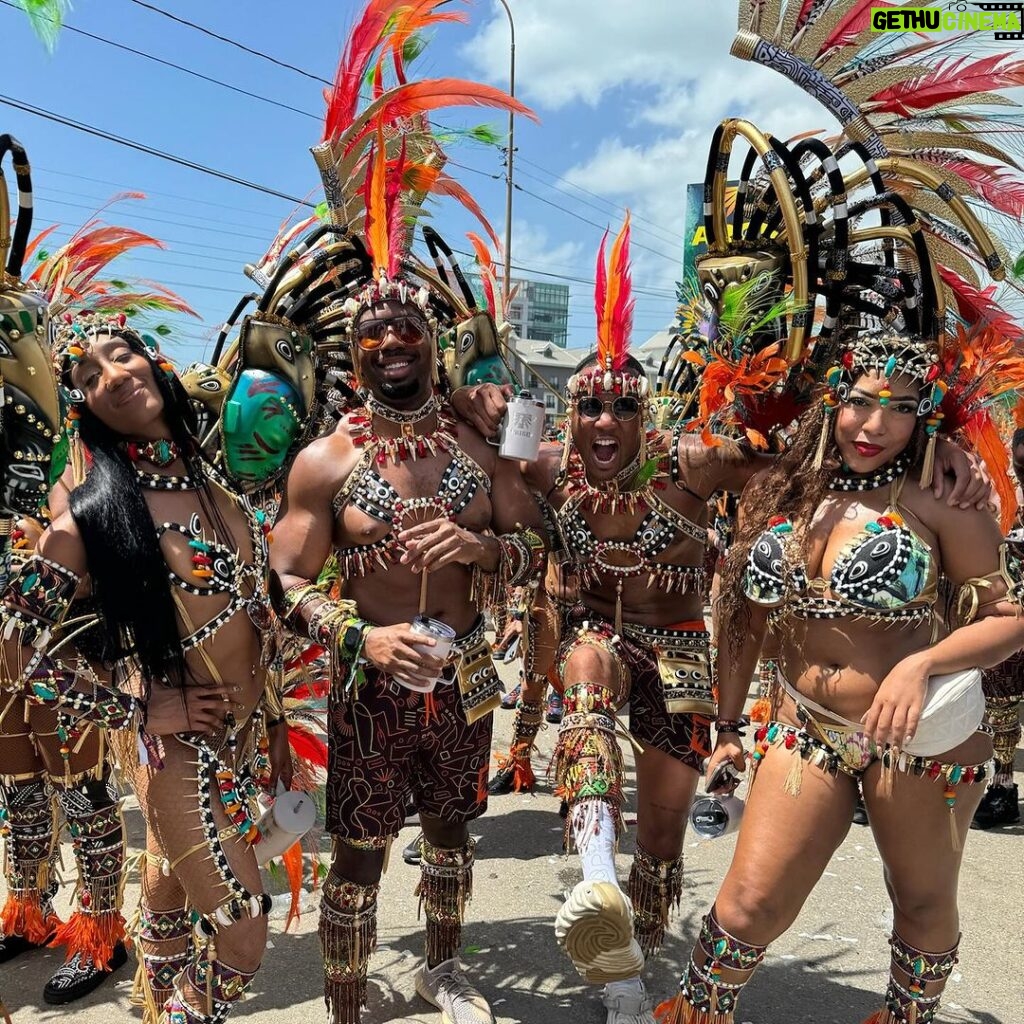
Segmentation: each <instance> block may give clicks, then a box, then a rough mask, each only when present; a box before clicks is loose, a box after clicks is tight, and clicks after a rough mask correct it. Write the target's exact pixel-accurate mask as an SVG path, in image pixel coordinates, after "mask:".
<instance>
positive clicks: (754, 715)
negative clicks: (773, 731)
mask: <svg viewBox="0 0 1024 1024" xmlns="http://www.w3.org/2000/svg"><path fill="white" fill-rule="evenodd" d="M771 717H772V702H771V701H770V700H769V699H768V698H767V697H758V698H757V700H756V701H754V706H753V707H752V708H751V709H750V720H751V721H752V722H768V721H771Z"/></svg>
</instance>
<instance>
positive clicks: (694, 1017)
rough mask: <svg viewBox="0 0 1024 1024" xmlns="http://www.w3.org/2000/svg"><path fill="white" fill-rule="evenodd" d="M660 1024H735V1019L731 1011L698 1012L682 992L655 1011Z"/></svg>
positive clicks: (661, 1004) (660, 1004)
mask: <svg viewBox="0 0 1024 1024" xmlns="http://www.w3.org/2000/svg"><path fill="white" fill-rule="evenodd" d="M654 1019H655V1020H656V1021H657V1022H658V1024H734V1021H735V1019H736V1018H735V1017H734V1015H733V1013H732V1012H731V1011H730V1012H728V1013H718V1011H717V1010H698V1009H697V1008H696V1007H695V1006H692V1005H691V1004H690V1003H689V1001H688V1000H687V998H686V996H685V995H683V993H682V992H680V993H679V995H677V996H675V997H673V998H672V999H666V1000H665V1002H663V1003H659V1004H658V1006H657V1007H656V1009H655V1011H654Z"/></svg>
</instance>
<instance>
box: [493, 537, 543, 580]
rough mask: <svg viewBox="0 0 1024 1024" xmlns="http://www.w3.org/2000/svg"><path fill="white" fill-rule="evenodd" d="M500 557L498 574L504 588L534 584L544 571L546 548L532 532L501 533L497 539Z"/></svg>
mask: <svg viewBox="0 0 1024 1024" xmlns="http://www.w3.org/2000/svg"><path fill="white" fill-rule="evenodd" d="M497 540H498V546H499V547H500V548H501V555H500V560H499V564H498V572H499V574H500V575H501V577H502V581H503V582H504V584H505V586H506V587H522V586H528V585H531V584H535V583H536V582H537V581H538V580H539V579H540V576H541V573H542V572H543V571H544V562H545V559H546V557H547V546H546V545H545V544H544V541H543V540H541V538H540V535H539V534H537V533H535V532H534V531H533V530H517V531H516V532H515V533H503V534H502V535H501V536H500V537H498V538H497Z"/></svg>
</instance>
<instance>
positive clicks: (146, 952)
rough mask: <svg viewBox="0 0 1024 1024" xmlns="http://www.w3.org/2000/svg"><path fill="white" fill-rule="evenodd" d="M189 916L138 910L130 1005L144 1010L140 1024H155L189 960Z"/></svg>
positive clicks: (179, 912)
mask: <svg viewBox="0 0 1024 1024" xmlns="http://www.w3.org/2000/svg"><path fill="white" fill-rule="evenodd" d="M191 939H192V916H191V914H190V913H189V911H188V909H187V908H186V907H179V908H177V909H174V910H153V909H152V908H151V907H148V906H146V904H145V903H143V904H142V905H141V906H140V907H139V929H138V934H137V948H138V950H139V952H140V954H141V956H140V958H139V969H138V972H137V974H136V976H135V985H134V988H133V991H132V1002H133V1003H135V1004H136V1005H142V1006H143V1008H144V1009H143V1014H142V1020H143V1024H158V1021H159V1019H160V1011H162V1010H163V1009H164V1004H165V1003H167V1001H168V1000H169V999H170V998H171V996H172V995H173V994H174V985H175V982H176V981H177V980H178V976H179V975H180V974H181V973H182V971H184V970H185V968H186V967H187V966H188V964H189V962H190V961H191V960H192V941H191Z"/></svg>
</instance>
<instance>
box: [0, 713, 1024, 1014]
mask: <svg viewBox="0 0 1024 1024" xmlns="http://www.w3.org/2000/svg"><path fill="white" fill-rule="evenodd" d="M511 724H512V715H511V714H510V713H505V712H499V713H498V714H497V720H496V724H495V733H496V736H495V745H496V747H497V746H499V744H506V743H507V742H508V738H509V735H510V730H511ZM554 736H555V730H554V728H552V727H548V728H547V729H546V730H545V731H544V732H542V733H541V736H540V741H539V742H540V748H541V751H542V756H541V758H539V759H538V764H541V763H546V758H547V756H548V755H549V754H550V751H551V748H552V745H553V741H554ZM628 756H629V754H628V753H627V757H628ZM1017 768H1018V783H1020V784H1024V752H1020V751H1019V752H1018V762H1017ZM632 781H633V780H632V775H630V787H631V786H632ZM629 792H630V793H631V792H632V789H631V788H630V789H629ZM557 812H558V803H557V801H556V800H555V798H554V797H553V796H552V795H551V790H550V785H549V784H547V783H546V782H544V781H542V784H541V785H540V787H539V789H538V792H537V794H536V795H535V796H506V797H497V798H492V800H491V804H490V809H489V811H488V813H487V815H486V816H485V817H483V818H482V819H480V820H479V821H478V822H477V823H476V824H475V827H474V829H473V831H474V833H475V834H476V835H477V836H478V837H479V845H478V848H477V855H478V860H477V873H476V879H475V895H474V899H473V902H472V904H471V905H470V911H469V919H468V922H467V927H466V930H465V932H464V938H465V943H466V947H465V948H466V955H465V962H466V964H467V966H468V971H469V972H470V974H471V976H472V978H473V979H474V981H475V983H476V984H477V986H478V987H479V988H480V989H481V990H482V991H483V992H484V993H485V994H486V995H487V996H488V998H489V999H490V1001H491V1005H492V1007H493V1009H494V1012H495V1015H496V1018H497V1020H498V1022H499V1024H565V1022H570V1024H604V1020H605V1016H604V1009H603V1007H602V1006H601V1003H600V999H599V990H597V989H592V988H588V987H586V986H583V985H581V984H579V981H578V978H577V976H576V975H575V973H574V972H573V970H572V967H571V965H570V964H569V963H568V961H567V960H566V959H565V957H564V955H563V954H562V952H561V950H560V949H559V947H558V945H557V944H556V942H555V938H554V934H553V930H552V927H551V924H552V920H553V918H554V914H555V912H556V910H557V908H558V905H559V902H560V899H561V893H562V892H563V891H564V890H566V889H568V888H570V887H571V886H572V885H573V884H574V883H575V882H576V881H577V880H578V873H577V866H576V861H575V859H574V858H570V859H566V858H565V857H564V856H562V854H561V852H560V844H561V833H562V822H561V819H560V818H559V817H558V813H557ZM126 818H127V821H128V824H129V830H130V842H131V844H132V846H133V847H134V848H136V849H137V848H138V846H139V843H140V840H141V836H142V832H141V819H140V816H139V813H138V810H137V809H134V810H133V809H131V805H130V804H129V809H128V810H127V811H126ZM413 835H414V830H412V829H406V830H405V831H404V832H403V833H402V836H401V838H400V842H401V845H404V844H405V843H406V842H408V841H409V840H410V839H411V838H412V837H413ZM732 847H733V838H732V837H726V838H723V839H719V840H712V841H697V840H695V839H690V840H688V841H687V844H686V856H687V870H686V885H685V890H684V895H683V907H682V914H681V916H680V917H679V919H677V920H676V921H674V922H673V924H672V927H671V930H670V934H669V937H668V940H667V944H666V948H665V950H664V951H663V953H662V955H661V957H660V958H659V959H658V960H657V961H655V962H654V963H653V964H651V965H649V970H648V984H649V988H650V989H651V991H652V992H653V993H654V994H656V995H657V997H658V998H659V999H660V998H664V997H665V996H667V995H669V994H671V993H673V992H674V991H675V989H676V983H677V978H678V975H679V971H680V967H681V964H682V963H683V962H684V960H685V958H686V956H687V954H688V952H689V949H690V946H691V943H692V941H693V938H694V936H695V934H696V930H697V927H698V925H699V921H700V917H701V915H702V914H703V913H704V911H705V910H706V909H707V907H708V906H709V905H710V903H711V901H712V900H713V898H714V895H715V892H716V889H717V886H718V883H719V881H720V880H721V878H722V876H723V874H724V872H725V869H726V867H727V866H728V863H729V858H730V856H731V854H732ZM324 848H325V849H326V844H325V845H324ZM632 851H633V841H632V838H631V837H630V836H626V838H625V839H624V841H623V843H622V849H621V851H620V853H619V857H618V866H619V873H620V876H621V877H622V878H623V879H624V878H625V877H626V875H627V873H628V871H629V865H630V858H631V855H632ZM922 855H923V856H927V849H926V848H925V849H923V850H922ZM64 861H65V863H66V864H68V865H69V866H70V865H71V864H72V863H73V862H72V860H71V857H70V848H68V847H66V848H65V850H64ZM417 878H418V871H417V869H414V868H410V867H408V866H406V865H405V864H403V863H402V861H401V858H400V857H399V856H398V851H397V850H396V851H395V856H394V857H393V859H392V864H391V867H390V870H389V871H388V873H387V875H386V876H385V879H384V884H383V888H382V892H381V901H380V904H381V915H380V928H379V948H378V950H377V952H376V954H375V955H374V957H373V960H372V961H371V965H370V966H371V980H370V1009H369V1010H368V1011H367V1012H366V1013H365V1014H364V1018H363V1020H364V1024H384V1022H386V1021H405V1022H423V1024H428V1022H429V1024H437V1022H438V1021H439V1015H438V1014H437V1013H436V1012H434V1011H432V1010H431V1009H430V1008H429V1007H428V1006H427V1005H426V1004H425V1003H424V1002H423V1001H422V1000H420V999H419V998H418V997H417V995H416V993H415V989H414V977H415V973H416V971H417V969H418V967H419V964H420V960H421V956H422V947H423V924H422V922H420V921H418V920H417V913H416V911H417V905H416V904H417V901H416V899H415V898H414V897H413V888H414V886H415V884H416V881H417ZM0 892H2V885H0ZM960 893H961V913H962V928H963V941H962V944H961V958H960V964H959V965H958V966H957V968H956V969H955V971H954V973H953V976H952V977H951V979H950V982H949V985H948V987H947V990H946V997H945V1000H944V1003H943V1007H942V1010H941V1011H940V1014H939V1018H940V1020H941V1021H943V1022H947V1024H952V1022H972V1024H1020V1022H1022V1021H1024V975H1022V972H1021V964H1022V963H1024V906H1022V904H1024V828H1022V827H1021V826H1016V827H1013V828H1008V829H1003V830H1000V831H996V832H987V833H986V832H971V834H970V837H969V840H968V844H967V849H966V856H965V862H964V867H963V872H962V878H961V885H960ZM137 898H138V886H137V885H136V884H131V885H129V887H128V891H127V906H128V907H129V908H132V907H134V905H135V902H136V900H137ZM316 900H317V897H316V895H313V896H312V897H311V898H310V899H309V901H308V909H307V911H306V913H304V914H303V916H302V920H301V923H300V924H299V926H298V927H297V928H294V927H293V929H292V931H291V932H289V933H288V934H284V933H283V932H282V926H283V920H281V919H280V918H279V919H277V920H273V921H272V922H271V936H270V946H269V948H268V950H267V956H266V959H265V961H264V967H263V970H262V971H261V973H260V974H259V975H258V976H257V978H256V981H255V983H254V984H253V988H252V990H251V991H252V994H251V996H250V997H249V998H248V999H247V1000H246V1001H245V1002H244V1003H243V1004H242V1005H241V1006H239V1007H238V1009H237V1010H236V1011H235V1014H234V1019H239V1020H243V1019H244V1020H246V1021H250V1022H252V1024H271V1022H274V1024H283V1022H285V1021H298V1020H305V1021H324V1020H326V1013H325V1011H324V1006H323V1002H322V1000H321V995H320V993H321V968H320V951H319V946H318V943H317V937H316V912H315V907H316ZM65 907H66V904H65V903H61V904H59V909H61V910H64V909H65ZM890 922H891V915H890V910H889V902H888V898H887V896H886V893H885V888H884V885H883V882H882V873H881V864H880V862H879V859H878V855H877V854H876V852H875V848H874V844H873V842H872V839H871V833H870V831H869V829H867V828H859V827H857V826H854V827H853V829H852V830H851V832H850V834H849V836H848V837H847V839H846V841H845V842H844V844H843V846H842V848H841V849H840V850H839V852H838V853H837V854H836V856H835V858H834V860H833V862H832V864H831V865H830V866H829V869H828V871H827V872H826V874H825V876H824V877H823V878H822V880H821V882H820V884H819V885H818V887H817V889H816V890H815V892H814V893H813V895H812V896H811V898H810V899H809V900H808V902H807V905H806V906H805V908H804V910H803V912H802V913H801V915H800V917H799V919H798V920H797V922H796V924H795V925H794V926H793V927H792V929H790V931H789V932H788V934H786V935H785V936H783V937H782V938H781V939H779V940H778V942H776V943H775V944H774V946H773V947H772V948H771V949H770V950H769V953H768V957H767V959H766V961H765V963H764V965H763V966H762V967H761V968H760V969H759V971H758V972H757V974H756V975H755V977H754V980H753V981H752V982H751V983H750V985H749V986H748V987H747V990H746V992H745V994H744V997H743V1002H742V1005H741V1008H740V1011H739V1014H738V1016H737V1024H782V1022H785V1024H858V1022H860V1021H863V1020H864V1019H865V1018H866V1017H867V1016H868V1015H869V1014H871V1013H872V1012H873V1011H874V1010H876V1009H877V1008H878V1007H879V1006H880V993H881V992H882V991H883V990H884V987H885V979H886V974H887V970H888V947H887V945H886V939H887V936H888V934H889V929H890ZM59 956H60V953H59V952H57V951H52V950H47V951H43V952H34V953H32V954H28V955H25V956H23V957H21V958H19V959H17V960H15V961H13V962H11V963H9V964H5V965H3V966H2V967H0V991H2V993H3V998H4V1000H5V1001H6V1003H7V1007H8V1009H9V1011H10V1012H11V1014H12V1016H13V1019H14V1024H39V1022H43V1021H51V1020H55V1019H57V1018H60V1019H65V1018H66V1017H67V1014H68V1012H69V1011H68V1010H66V1009H60V1008H51V1007H46V1006H44V1005H43V1004H42V1000H41V990H42V986H43V984H44V983H45V982H46V980H47V978H48V977H49V975H50V973H51V972H52V971H53V970H54V969H55V968H56V966H57V965H58V963H59V959H58V958H59ZM133 968H134V961H133V960H130V961H129V966H128V967H125V968H122V970H121V971H120V972H118V974H117V975H116V976H115V978H116V981H115V980H114V979H111V981H112V982H114V983H113V984H112V983H111V982H108V983H106V984H105V985H104V986H102V987H101V988H100V989H99V990H98V991H97V992H95V993H93V994H92V995H91V996H89V997H87V998H86V999H83V1000H81V1001H80V1002H78V1003H75V1004H74V1006H73V1011H74V1014H75V1020H76V1021H78V1022H81V1024H106V1022H109V1021H122V1020H124V1021H127V1020H130V1019H133V1018H134V1017H135V1014H136V1011H134V1010H133V1008H132V1007H131V1006H130V1005H129V1003H128V995H129V991H130V987H131V986H130V981H131V970H132V969H133ZM136 1019H137V1018H136Z"/></svg>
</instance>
